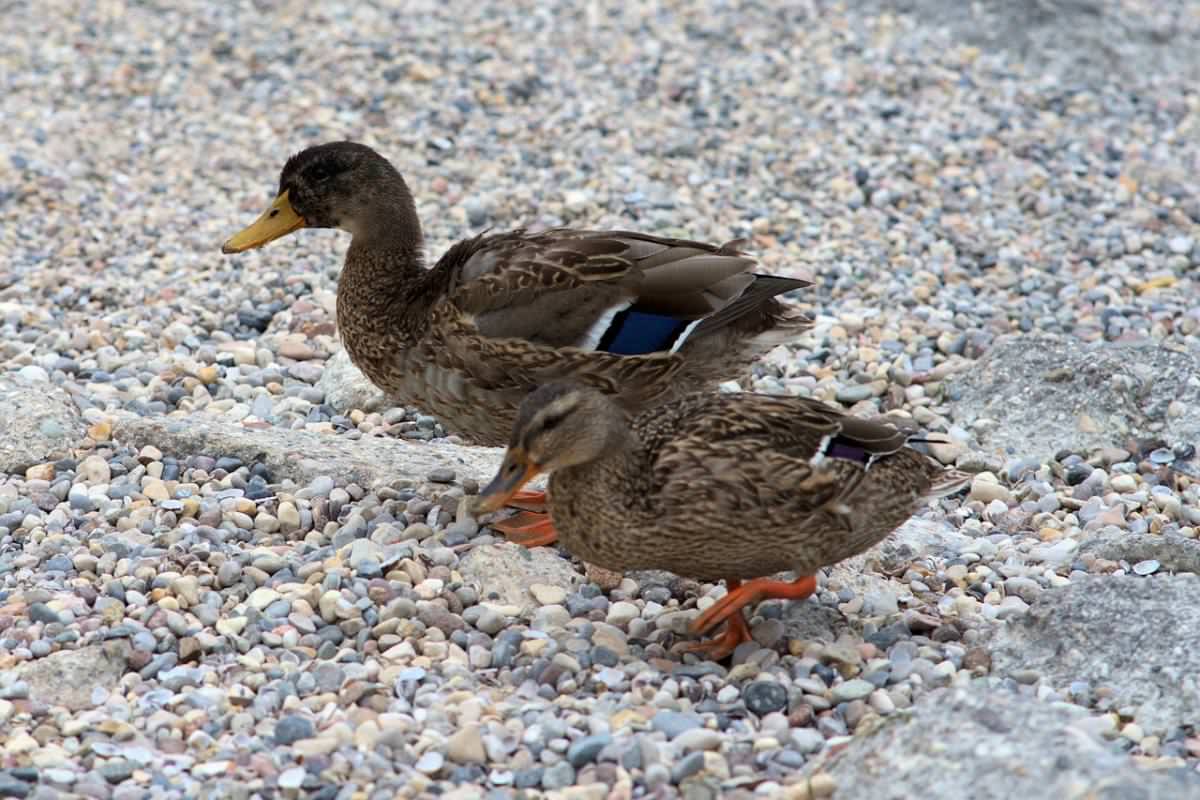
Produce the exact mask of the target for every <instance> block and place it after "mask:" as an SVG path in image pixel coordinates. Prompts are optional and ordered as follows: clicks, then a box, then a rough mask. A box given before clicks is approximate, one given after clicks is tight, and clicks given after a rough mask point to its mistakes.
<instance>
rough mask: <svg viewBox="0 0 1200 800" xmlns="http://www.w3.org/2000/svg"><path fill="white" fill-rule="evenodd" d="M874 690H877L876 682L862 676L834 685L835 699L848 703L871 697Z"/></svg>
mask: <svg viewBox="0 0 1200 800" xmlns="http://www.w3.org/2000/svg"><path fill="white" fill-rule="evenodd" d="M873 691H875V684H873V683H871V682H870V681H865V680H863V679H861V678H854V679H852V680H848V681H845V682H844V683H839V684H838V685H837V686H834V687H833V699H834V701H836V702H838V703H848V702H852V701H854V700H863V699H865V698H867V697H869V696H870V695H871V692H873Z"/></svg>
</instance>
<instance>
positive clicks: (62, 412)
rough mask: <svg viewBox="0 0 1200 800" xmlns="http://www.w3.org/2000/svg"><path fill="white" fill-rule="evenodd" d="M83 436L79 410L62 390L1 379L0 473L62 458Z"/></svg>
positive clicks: (36, 382)
mask: <svg viewBox="0 0 1200 800" xmlns="http://www.w3.org/2000/svg"><path fill="white" fill-rule="evenodd" d="M86 434H87V426H86V425H85V424H84V421H83V418H82V417H81V416H80V415H79V408H78V407H76V405H75V402H74V401H73V400H72V399H71V397H70V395H68V394H67V393H66V392H65V391H63V390H62V389H61V388H59V387H58V386H55V385H54V384H52V383H50V382H48V381H44V380H28V379H26V378H22V377H19V376H0V472H12V473H20V472H24V471H25V470H26V469H27V468H29V467H31V466H33V465H34V464H41V463H44V462H46V461H55V460H57V459H60V458H65V457H66V456H68V455H70V453H71V448H73V447H76V446H77V445H78V444H79V442H80V441H81V440H82V439H83V438H84V436H85V435H86Z"/></svg>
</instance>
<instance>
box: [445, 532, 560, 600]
mask: <svg viewBox="0 0 1200 800" xmlns="http://www.w3.org/2000/svg"><path fill="white" fill-rule="evenodd" d="M458 569H459V572H460V573H462V576H463V578H464V579H465V580H467V581H471V582H473V583H475V584H477V585H478V586H479V597H480V599H481V601H482V602H485V603H495V604H498V605H507V606H516V607H519V608H520V609H521V613H523V614H529V613H533V611H535V610H536V609H537V608H538V607H539V603H538V601H537V600H536V599H535V598H534V596H533V595H532V594H531V593H530V591H529V587H530V586H533V585H535V584H541V585H542V586H545V587H548V588H551V589H562V590H564V591H568V592H569V591H571V590H572V589H573V588H575V587H576V586H578V585H579V584H581V583H583V576H582V575H580V574H579V572H577V571H576V570H575V569H574V568H573V567H572V566H571V563H570V562H569V561H566V560H564V559H563V558H562V556H560V555H559V554H558V552H557V551H556V550H552V549H550V548H546V547H538V548H534V549H533V550H529V549H526V548H524V547H521V546H519V545H515V544H509V543H507V542H505V543H503V544H490V545H482V546H480V547H474V548H472V549H471V550H470V552H468V553H467V554H466V555H464V556H463V557H462V560H461V561H459V565H458Z"/></svg>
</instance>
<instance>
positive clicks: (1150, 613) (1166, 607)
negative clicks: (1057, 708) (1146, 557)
mask: <svg viewBox="0 0 1200 800" xmlns="http://www.w3.org/2000/svg"><path fill="white" fill-rule="evenodd" d="M1197 597H1200V577H1196V576H1194V575H1188V576H1184V575H1176V576H1163V577H1150V578H1138V577H1134V576H1113V575H1106V576H1095V577H1088V578H1084V579H1081V580H1077V581H1074V582H1072V583H1071V584H1070V585H1069V586H1064V587H1062V588H1059V589H1048V590H1046V591H1044V592H1042V594H1041V596H1040V597H1039V598H1038V600H1037V602H1035V603H1034V604H1033V606H1032V607H1031V608H1030V609H1029V611H1028V613H1026V614H1025V615H1024V616H1022V617H1019V618H1016V619H1014V620H1012V621H1010V622H1009V623H1008V624H1007V625H1005V626H1003V627H1001V628H1000V629H999V630H998V632H997V634H996V638H995V640H994V642H993V647H992V674H993V675H998V676H1005V675H1008V676H1011V675H1014V674H1016V673H1019V672H1023V671H1027V670H1032V671H1034V672H1036V673H1038V674H1039V675H1040V676H1041V677H1042V679H1043V680H1044V681H1046V682H1048V683H1049V684H1050V685H1051V686H1054V687H1056V688H1060V689H1065V688H1067V687H1068V686H1069V684H1070V683H1071V682H1073V681H1088V682H1089V683H1090V684H1091V685H1092V688H1093V689H1096V688H1099V687H1101V686H1104V687H1108V688H1109V689H1110V690H1111V691H1112V692H1113V697H1114V699H1115V700H1116V703H1117V707H1118V708H1120V709H1126V708H1127V709H1129V710H1131V711H1132V712H1133V715H1134V720H1135V721H1136V722H1137V723H1138V724H1139V725H1140V726H1141V727H1142V729H1143V730H1144V731H1145V732H1146V733H1147V734H1160V735H1164V734H1166V733H1168V732H1169V731H1171V730H1173V729H1175V728H1177V727H1179V726H1181V725H1184V724H1189V723H1192V724H1194V723H1195V722H1196V720H1197V709H1200V647H1197V646H1196V631H1198V630H1200V605H1198V604H1197V603H1196V598H1197ZM1198 796H1200V795H1198Z"/></svg>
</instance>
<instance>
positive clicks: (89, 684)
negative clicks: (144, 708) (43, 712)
mask: <svg viewBox="0 0 1200 800" xmlns="http://www.w3.org/2000/svg"><path fill="white" fill-rule="evenodd" d="M129 653H130V646H129V641H128V640H126V639H113V640H110V641H108V642H105V643H104V644H94V645H89V646H87V647H81V648H79V649H78V650H60V651H59V652H57V653H51V654H50V655H48V656H46V657H45V658H39V659H37V660H35V661H30V662H28V663H26V664H25V665H23V666H22V667H21V668H20V669H19V670H17V679H18V680H22V681H24V682H25V683H27V684H28V685H29V696H30V698H32V699H34V700H37V701H38V702H39V703H45V704H46V705H48V706H62V707H64V708H68V709H70V710H72V711H79V710H82V709H86V708H91V707H92V706H93V705H94V703H93V702H92V690H93V689H97V688H100V689H107V690H112V689H113V688H115V687H116V685H117V682H118V681H119V680H121V676H122V675H124V674H125V670H126V663H127V662H128V660H129Z"/></svg>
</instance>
